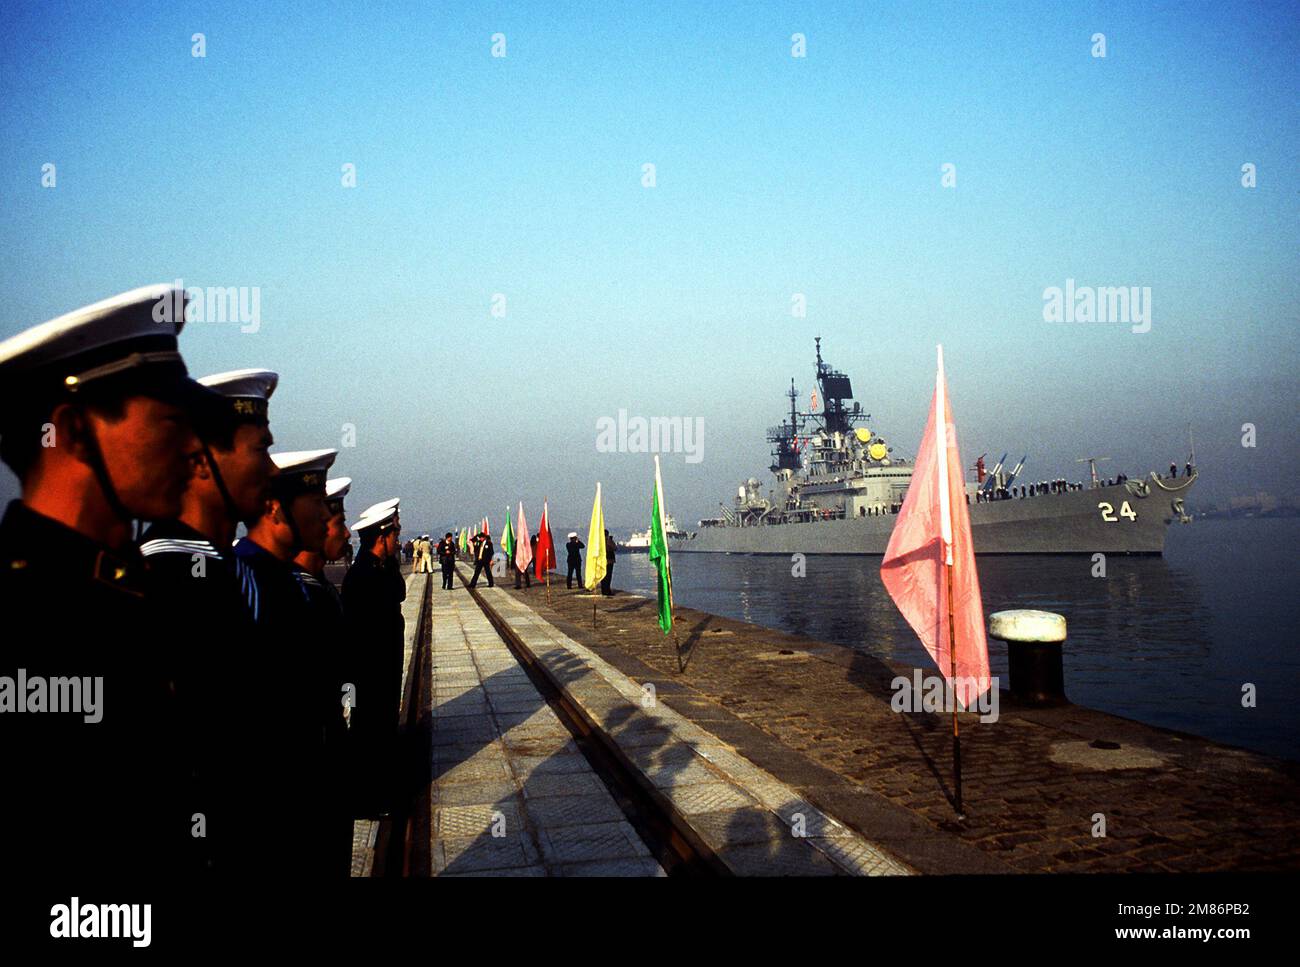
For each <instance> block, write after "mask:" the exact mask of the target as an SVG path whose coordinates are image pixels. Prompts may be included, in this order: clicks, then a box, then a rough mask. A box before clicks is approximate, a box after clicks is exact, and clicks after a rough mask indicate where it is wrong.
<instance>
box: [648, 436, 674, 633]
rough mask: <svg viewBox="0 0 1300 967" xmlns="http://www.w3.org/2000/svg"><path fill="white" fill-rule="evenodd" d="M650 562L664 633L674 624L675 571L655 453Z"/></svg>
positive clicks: (660, 624) (660, 621)
mask: <svg viewBox="0 0 1300 967" xmlns="http://www.w3.org/2000/svg"><path fill="white" fill-rule="evenodd" d="M650 563H651V564H653V565H654V566H655V570H656V571H657V572H658V575H659V580H658V582H657V584H658V586H659V627H660V628H661V629H662V630H663V633H664V634H668V632H669V631H670V630H671V629H672V626H673V571H672V567H671V565H670V564H669V562H668V534H667V532H666V528H665V527H664V505H663V484H662V483H661V482H660V480H659V456H658V455H657V454H656V455H655V489H654V497H653V498H652V499H651V502H650Z"/></svg>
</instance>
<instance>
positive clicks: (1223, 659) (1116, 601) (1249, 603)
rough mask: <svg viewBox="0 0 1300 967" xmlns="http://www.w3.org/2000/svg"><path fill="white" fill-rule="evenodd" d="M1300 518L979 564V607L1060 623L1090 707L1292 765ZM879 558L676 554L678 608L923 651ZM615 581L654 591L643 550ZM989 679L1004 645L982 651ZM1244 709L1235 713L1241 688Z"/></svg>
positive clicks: (1071, 684) (623, 560)
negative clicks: (1118, 553) (1102, 569)
mask: <svg viewBox="0 0 1300 967" xmlns="http://www.w3.org/2000/svg"><path fill="white" fill-rule="evenodd" d="M1298 558H1300V519H1294V518H1293V519H1277V520H1198V521H1196V522H1195V523H1193V524H1189V525H1186V526H1183V525H1178V524H1174V525H1172V526H1171V527H1170V531H1169V539H1168V541H1167V543H1166V550H1165V557H1164V558H1162V559H1155V558H1124V557H1111V558H1109V559H1108V560H1107V576H1106V577H1105V578H1094V577H1092V576H1091V569H1092V562H1091V559H1090V558H1088V557H1024V558H1019V557H993V558H979V559H978V563H979V570H980V586H981V588H982V590H983V595H984V609H985V613H986V614H988V613H991V612H993V611H998V610H1002V609H1004V608H1041V609H1043V610H1047V611H1055V612H1058V613H1060V614H1063V615H1065V617H1066V620H1067V622H1068V628H1069V639H1068V641H1067V642H1066V651H1065V682H1066V691H1067V693H1068V694H1069V696H1070V698H1071V699H1072V700H1073V701H1075V702H1077V703H1079V704H1081V705H1087V706H1090V707H1092V708H1098V709H1103V710H1105V711H1107V712H1113V713H1115V714H1117V715H1123V716H1127V717H1129V718H1134V719H1138V720H1139V721H1142V722H1149V723H1152V724H1154V725H1163V726H1167V727H1170V728H1175V729H1181V730H1183V731H1186V732H1192V733H1195V734H1197V735H1204V736H1207V737H1209V738H1212V739H1217V740H1219V741H1221V742H1227V743H1231V744H1233V745H1239V746H1243V747H1245V748H1250V749H1255V750H1258V751H1261V752H1267V753H1271V754H1273V755H1278V756H1284V757H1286V758H1290V759H1300V642H1298V641H1297V635H1296V628H1297V619H1298V618H1300V604H1298V603H1297V602H1298V601H1300V595H1297V587H1296V584H1297V582H1296V576H1297V567H1296V565H1297V559H1298ZM879 569H880V559H879V558H853V559H850V558H836V557H809V558H808V561H807V572H808V573H807V577H805V578H802V579H800V578H793V577H791V576H790V561H789V559H788V558H781V557H752V556H747V555H719V554H678V555H677V556H675V557H674V558H673V579H674V584H675V592H676V593H675V597H676V600H677V602H678V603H679V604H682V605H685V606H687V607H692V608H699V609H700V610H702V611H710V612H713V613H715V614H721V615H725V616H727V617H730V618H738V619H740V620H743V621H749V622H753V623H754V624H758V625H764V626H766V627H770V628H777V629H780V630H782V631H788V632H795V633H798V634H803V635H808V636H809V637H812V638H817V639H820V640H822V641H829V642H834V643H837V644H841V645H846V646H848V647H852V648H861V649H863V650H865V651H869V652H872V653H873V654H876V655H880V656H882V657H884V658H888V659H892V660H897V661H906V662H911V663H912V664H916V665H921V666H923V667H928V666H929V665H930V659H929V656H928V655H927V654H926V653H925V651H924V649H922V648H921V645H920V643H919V642H918V641H917V640H916V637H915V636H914V635H913V633H912V631H911V629H910V628H909V627H908V626H907V623H906V622H905V621H904V620H903V619H902V616H901V615H899V613H898V610H897V609H896V608H895V607H894V604H893V601H892V600H891V599H890V598H889V596H888V594H887V593H886V592H885V588H884V585H883V584H881V583H880V570H879ZM614 574H615V580H614V584H615V586H616V587H619V588H627V589H628V590H632V591H636V592H637V593H640V594H648V595H653V594H654V583H653V570H652V568H651V567H650V564H649V561H648V560H647V558H646V556H645V555H644V554H622V555H620V556H619V559H618V562H617V566H616V570H615V572H614ZM989 651H990V655H989V658H990V663H991V664H992V666H993V672H994V674H998V675H1005V674H1006V650H1005V647H1004V646H1003V645H1002V644H1001V643H1000V642H997V641H994V640H992V639H990V641H989ZM1246 682H1252V683H1254V685H1255V686H1256V690H1257V692H1256V707H1255V708H1242V705H1241V694H1242V685H1243V683H1246Z"/></svg>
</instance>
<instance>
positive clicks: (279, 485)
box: [271, 450, 339, 500]
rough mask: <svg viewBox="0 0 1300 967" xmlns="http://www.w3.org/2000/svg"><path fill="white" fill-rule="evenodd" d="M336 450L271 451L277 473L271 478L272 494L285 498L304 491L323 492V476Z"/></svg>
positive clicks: (336, 453) (337, 453) (335, 454)
mask: <svg viewBox="0 0 1300 967" xmlns="http://www.w3.org/2000/svg"><path fill="white" fill-rule="evenodd" d="M338 455H339V452H338V451H337V450H294V451H291V452H288V453H273V454H271V459H272V460H273V461H274V462H275V465H276V467H277V468H279V471H280V472H279V473H277V474H276V475H275V476H274V477H272V478H271V494H272V496H274V497H276V498H278V499H281V500H286V499H288V498H291V497H296V496H298V495H299V494H305V493H311V492H313V491H314V492H316V493H322V494H323V493H325V477H326V472H327V471H328V470H329V468H330V466H331V464H333V463H334V458H335V457H337V456H338Z"/></svg>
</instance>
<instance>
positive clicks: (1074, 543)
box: [669, 476, 1196, 555]
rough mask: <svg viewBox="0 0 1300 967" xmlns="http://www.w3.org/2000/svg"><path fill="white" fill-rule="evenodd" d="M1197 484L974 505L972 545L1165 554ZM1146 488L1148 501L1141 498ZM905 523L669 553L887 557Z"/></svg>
mask: <svg viewBox="0 0 1300 967" xmlns="http://www.w3.org/2000/svg"><path fill="white" fill-rule="evenodd" d="M1195 482H1196V478H1195V477H1194V476H1193V477H1191V478H1181V479H1177V480H1166V481H1163V482H1156V481H1152V482H1151V483H1150V484H1146V483H1144V482H1141V481H1136V480H1133V481H1128V482H1127V483H1124V484H1116V485H1114V486H1110V487H1099V488H1097V489H1096V490H1074V491H1067V492H1066V493H1060V494H1042V495H1040V496H1037V497H1025V498H1022V499H1011V500H997V501H993V502H992V503H987V504H981V503H976V504H971V505H970V522H971V540H972V541H973V542H974V544H975V553H976V554H1096V553H1099V552H1100V553H1103V554H1157V555H1158V554H1163V553H1164V548H1165V533H1166V531H1167V529H1168V526H1169V523H1170V522H1171V521H1173V520H1175V519H1177V518H1179V517H1181V513H1180V510H1179V507H1180V506H1181V505H1179V504H1178V501H1179V500H1180V499H1181V498H1185V497H1186V496H1187V494H1188V492H1189V491H1190V490H1191V488H1192V485H1193V484H1195ZM1162 483H1163V485H1164V486H1162V485H1161V484H1162ZM1166 487H1167V488H1169V489H1165V488H1166ZM1143 488H1145V489H1146V490H1147V491H1148V492H1147V495H1146V496H1141V495H1140V492H1141V490H1142V489H1143ZM1135 489H1136V490H1138V491H1139V492H1138V493H1134V492H1133V491H1134V490H1135ZM897 520H898V517H897V515H887V516H877V517H854V518H848V519H843V520H824V521H813V522H810V523H799V524H775V525H768V526H762V525H760V526H756V527H703V528H701V529H700V530H699V531H698V532H697V533H696V534H695V535H694V536H693V537H691V538H689V539H686V540H674V541H670V542H669V547H670V549H671V551H672V552H673V553H720V554H783V555H788V554H865V555H872V554H884V553H885V548H886V547H887V546H888V544H889V536H890V534H891V533H892V532H893V529H894V522H895V521H897Z"/></svg>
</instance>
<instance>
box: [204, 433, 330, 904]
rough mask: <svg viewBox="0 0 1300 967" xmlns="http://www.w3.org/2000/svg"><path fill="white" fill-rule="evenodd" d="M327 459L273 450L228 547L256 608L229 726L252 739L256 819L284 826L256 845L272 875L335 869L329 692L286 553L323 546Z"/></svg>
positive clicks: (318, 453) (313, 625) (323, 453)
mask: <svg viewBox="0 0 1300 967" xmlns="http://www.w3.org/2000/svg"><path fill="white" fill-rule="evenodd" d="M337 455H338V451H336V450H307V451H299V452H293V453H273V454H272V455H271V459H272V460H274V461H275V465H276V467H277V468H278V469H279V472H278V473H277V474H276V475H275V476H274V477H272V478H271V497H270V499H268V500H267V501H266V502H265V504H264V505H263V512H262V514H261V515H260V516H259V517H258V518H257V519H256V520H254V521H253V522H252V523H250V524H249V527H248V536H247V537H245V538H243V539H242V540H241V541H240V542H239V543H238V544H236V545H235V555H236V557H237V558H239V560H241V561H242V562H243V563H244V564H245V565H247V566H248V567H249V569H250V570H251V571H252V573H253V579H254V581H255V582H256V584H257V601H258V605H257V607H258V613H257V621H256V632H255V634H254V636H253V639H252V641H251V642H250V643H249V645H250V650H251V653H252V662H251V664H250V666H249V667H248V669H247V671H246V673H245V676H244V677H243V678H242V679H241V680H240V681H239V682H236V683H233V689H234V691H235V694H236V695H237V696H238V697H239V698H240V699H241V701H239V702H238V703H232V707H231V709H230V713H231V720H232V725H231V727H232V728H233V729H236V730H238V731H240V732H241V733H242V734H243V736H245V737H246V738H241V739H240V741H241V744H245V745H247V743H248V741H249V740H250V739H251V740H253V741H255V742H256V746H255V749H254V751H252V752H251V753H250V754H249V756H248V758H247V760H246V763H247V764H246V768H245V770H244V773H243V775H244V778H245V783H244V788H245V789H246V790H249V791H255V792H256V794H257V796H258V799H259V808H260V812H261V815H262V817H263V822H264V823H265V822H266V821H268V820H269V821H271V822H275V823H277V824H281V825H282V828H285V827H287V831H288V835H285V836H283V837H282V838H279V839H278V841H277V842H276V844H275V848H274V849H266V848H265V845H266V844H265V843H263V855H262V858H261V861H260V862H259V864H258V868H259V869H260V870H261V871H262V872H264V873H275V874H277V875H280V876H293V877H298V878H308V877H319V876H329V875H330V874H331V870H332V869H335V868H336V864H333V863H331V849H330V843H331V836H330V820H331V819H333V818H334V816H335V814H334V811H333V810H332V809H331V808H330V806H329V805H328V804H329V802H330V801H331V800H330V796H331V795H332V793H331V786H332V782H333V777H332V776H330V775H329V774H328V772H327V767H328V761H327V759H326V734H327V732H328V725H327V720H326V718H325V714H324V710H325V709H326V706H327V700H326V696H328V697H329V700H331V701H333V700H334V699H335V696H336V695H337V693H336V692H334V690H333V683H332V682H331V681H330V676H329V670H328V669H326V668H323V667H322V663H321V662H320V661H319V651H320V646H321V642H320V640H319V635H320V633H321V632H320V628H319V625H318V624H317V622H316V621H315V615H314V613H313V611H312V608H311V603H310V599H309V597H308V594H307V592H306V590H305V588H304V587H303V584H302V582H301V581H300V580H299V578H298V577H297V575H296V574H295V572H294V570H293V558H294V556H295V555H296V554H297V553H298V552H299V551H300V550H302V549H303V548H304V547H307V548H311V547H321V546H322V545H323V542H324V540H325V533H326V528H327V525H328V523H329V511H328V509H327V507H326V503H325V478H326V471H327V470H328V469H329V467H330V465H331V464H332V463H333V462H334V458H335V457H336V456H337Z"/></svg>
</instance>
